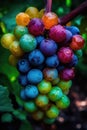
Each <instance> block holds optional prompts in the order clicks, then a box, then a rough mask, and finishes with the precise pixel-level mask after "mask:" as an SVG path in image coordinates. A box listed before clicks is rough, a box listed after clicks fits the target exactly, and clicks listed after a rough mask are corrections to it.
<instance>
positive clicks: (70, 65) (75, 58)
mask: <svg viewBox="0 0 87 130" xmlns="http://www.w3.org/2000/svg"><path fill="white" fill-rule="evenodd" d="M77 64H78V57H77V56H76V55H73V57H72V60H71V61H70V63H69V64H68V66H69V67H74V66H76V65H77Z"/></svg>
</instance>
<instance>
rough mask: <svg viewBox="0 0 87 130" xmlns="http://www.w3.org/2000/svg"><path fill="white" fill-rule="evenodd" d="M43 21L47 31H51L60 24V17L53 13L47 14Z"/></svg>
mask: <svg viewBox="0 0 87 130" xmlns="http://www.w3.org/2000/svg"><path fill="white" fill-rule="evenodd" d="M42 21H43V23H44V26H45V28H46V29H50V28H51V27H52V26H54V25H57V24H58V17H57V15H56V14H55V13H53V12H48V13H45V14H44V15H43V17H42Z"/></svg>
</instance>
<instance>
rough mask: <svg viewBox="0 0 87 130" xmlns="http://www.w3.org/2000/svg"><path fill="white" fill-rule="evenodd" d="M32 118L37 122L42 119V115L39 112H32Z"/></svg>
mask: <svg viewBox="0 0 87 130" xmlns="http://www.w3.org/2000/svg"><path fill="white" fill-rule="evenodd" d="M32 117H33V119H34V120H36V121H39V120H41V119H43V117H44V113H43V112H42V111H40V110H39V111H36V112H34V113H33V114H32Z"/></svg>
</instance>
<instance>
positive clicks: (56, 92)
mask: <svg viewBox="0 0 87 130" xmlns="http://www.w3.org/2000/svg"><path fill="white" fill-rule="evenodd" d="M62 96H63V93H62V90H61V89H60V88H59V87H58V86H54V87H53V88H52V89H51V91H50V92H49V93H48V97H49V99H50V100H51V101H54V102H55V101H57V100H59V99H60V98H61V97H62Z"/></svg>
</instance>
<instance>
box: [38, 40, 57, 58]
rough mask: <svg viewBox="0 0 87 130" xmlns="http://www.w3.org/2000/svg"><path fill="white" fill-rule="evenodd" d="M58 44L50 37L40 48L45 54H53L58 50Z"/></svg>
mask: <svg viewBox="0 0 87 130" xmlns="http://www.w3.org/2000/svg"><path fill="white" fill-rule="evenodd" d="M57 48H58V46H57V44H56V43H55V41H53V40H50V39H44V40H43V41H42V42H41V44H40V50H41V51H42V53H43V54H44V55H45V56H52V55H54V54H55V53H56V51H57Z"/></svg>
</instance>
